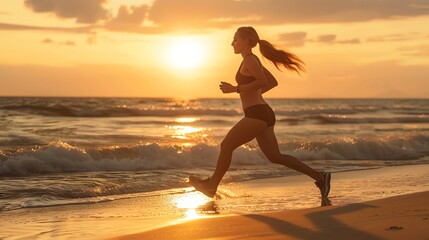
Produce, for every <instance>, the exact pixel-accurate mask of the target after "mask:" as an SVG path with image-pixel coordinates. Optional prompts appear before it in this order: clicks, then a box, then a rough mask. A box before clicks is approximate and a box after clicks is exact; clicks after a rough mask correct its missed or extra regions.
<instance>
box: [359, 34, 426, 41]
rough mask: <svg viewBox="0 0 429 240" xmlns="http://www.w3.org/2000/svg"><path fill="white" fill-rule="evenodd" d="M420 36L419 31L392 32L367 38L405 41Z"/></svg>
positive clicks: (371, 39)
mask: <svg viewBox="0 0 429 240" xmlns="http://www.w3.org/2000/svg"><path fill="white" fill-rule="evenodd" d="M418 38H420V34H419V33H414V32H413V33H403V34H390V35H385V36H375V37H370V38H368V39H367V41H368V42H403V41H409V40H414V39H418Z"/></svg>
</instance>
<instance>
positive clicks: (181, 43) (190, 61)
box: [165, 37, 206, 70]
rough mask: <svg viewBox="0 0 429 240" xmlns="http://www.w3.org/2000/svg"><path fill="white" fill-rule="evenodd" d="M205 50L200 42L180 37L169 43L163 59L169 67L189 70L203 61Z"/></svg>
mask: <svg viewBox="0 0 429 240" xmlns="http://www.w3.org/2000/svg"><path fill="white" fill-rule="evenodd" d="M205 50H206V49H205V47H204V45H203V44H202V42H201V41H198V40H197V39H194V38H191V37H181V38H176V39H173V40H172V41H171V42H170V43H169V45H168V46H167V48H166V50H165V51H166V52H165V57H166V61H167V62H168V64H169V65H170V66H172V67H174V68H176V69H180V70H191V69H194V68H195V67H197V66H198V65H200V64H201V63H202V62H203V61H204V58H205V54H206V51H205Z"/></svg>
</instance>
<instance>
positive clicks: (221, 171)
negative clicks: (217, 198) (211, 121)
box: [210, 118, 267, 188]
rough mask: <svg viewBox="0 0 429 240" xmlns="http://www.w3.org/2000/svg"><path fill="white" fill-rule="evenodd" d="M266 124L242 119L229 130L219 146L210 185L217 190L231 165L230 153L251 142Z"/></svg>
mask: <svg viewBox="0 0 429 240" xmlns="http://www.w3.org/2000/svg"><path fill="white" fill-rule="evenodd" d="M266 127H267V124H266V123H265V122H263V121H261V120H258V119H253V118H243V119H241V120H240V121H239V122H238V123H237V124H235V125H234V127H232V128H231V130H229V132H228V134H227V135H226V137H225V139H224V140H223V141H222V143H221V144H220V153H219V158H218V161H217V166H216V170H215V172H214V173H213V176H212V177H211V178H210V185H211V187H213V188H217V186H218V185H219V183H220V181H221V180H222V178H223V176H224V175H225V173H226V171H227V170H228V169H229V166H230V165H231V157H232V152H233V151H234V150H235V149H236V148H238V147H239V146H241V145H243V144H245V143H247V142H249V141H251V140H252V139H254V138H255V137H256V136H258V135H260V134H261V132H263V131H264V129H266Z"/></svg>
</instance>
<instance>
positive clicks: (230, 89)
mask: <svg viewBox="0 0 429 240" xmlns="http://www.w3.org/2000/svg"><path fill="white" fill-rule="evenodd" d="M219 88H220V90H221V91H222V92H223V93H235V92H237V86H233V85H231V84H230V83H227V82H220V85H219Z"/></svg>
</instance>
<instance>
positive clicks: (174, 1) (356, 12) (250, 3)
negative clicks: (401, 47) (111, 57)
mask: <svg viewBox="0 0 429 240" xmlns="http://www.w3.org/2000/svg"><path fill="white" fill-rule="evenodd" d="M107 1H108V0H25V3H26V5H27V6H28V7H29V8H30V9H32V10H33V11H35V12H38V13H46V12H50V13H53V14H55V15H56V16H58V17H60V18H75V19H76V21H77V22H79V23H92V24H94V23H99V24H104V25H103V26H104V27H105V28H106V29H107V30H110V31H122V32H133V33H142V34H158V33H165V32H171V31H178V30H179V31H191V32H195V31H199V32H201V31H205V30H207V29H212V28H217V29H219V28H220V29H224V28H230V27H238V26H240V25H258V26H264V25H282V24H302V23H309V24H318V23H346V22H362V21H370V20H375V19H398V18H405V17H415V16H423V15H429V7H428V5H427V4H425V2H424V0H395V1H374V0H347V1H344V0H328V1H320V0H308V1H300V0H215V1H208V0H154V1H153V2H152V3H151V5H147V4H140V5H134V6H124V5H122V6H121V7H120V8H119V9H118V12H117V14H116V15H115V14H114V13H113V12H112V11H111V10H108V9H106V8H105V6H104V5H105V3H107ZM145 23H148V24H145ZM346 41H347V42H344V43H358V42H359V41H358V40H356V39H350V40H346ZM295 44H302V42H296V43H295Z"/></svg>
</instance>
